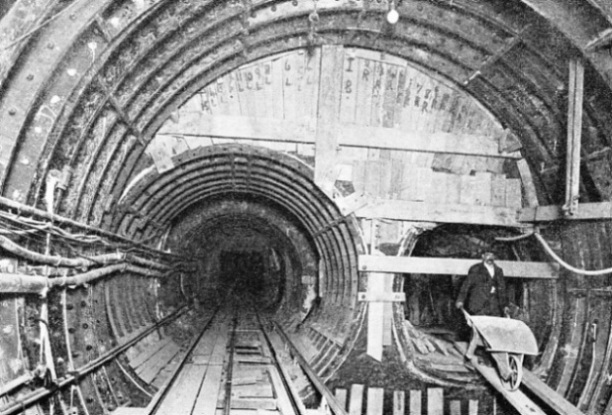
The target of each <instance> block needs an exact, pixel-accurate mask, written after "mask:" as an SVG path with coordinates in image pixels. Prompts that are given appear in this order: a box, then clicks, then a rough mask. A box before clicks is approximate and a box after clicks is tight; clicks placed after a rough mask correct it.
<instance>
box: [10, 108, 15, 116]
mask: <svg viewBox="0 0 612 415" xmlns="http://www.w3.org/2000/svg"><path fill="white" fill-rule="evenodd" d="M8 113H9V115H15V114H17V110H16V109H15V108H11V109H10V110H9V112H8Z"/></svg>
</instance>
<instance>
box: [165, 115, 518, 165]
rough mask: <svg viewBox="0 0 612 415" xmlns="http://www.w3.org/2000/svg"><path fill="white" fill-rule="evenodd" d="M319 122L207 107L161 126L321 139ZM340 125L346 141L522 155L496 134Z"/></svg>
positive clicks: (286, 139)
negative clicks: (502, 147)
mask: <svg viewBox="0 0 612 415" xmlns="http://www.w3.org/2000/svg"><path fill="white" fill-rule="evenodd" d="M316 125H317V123H316V120H313V119H310V120H309V119H304V120H301V121H290V120H281V119H277V118H263V117H260V118H255V117H244V116H229V115H214V116H203V115H202V114H201V113H187V114H183V115H182V119H181V120H179V122H178V123H173V122H166V123H165V124H164V126H163V127H162V128H161V129H160V130H159V135H172V136H183V137H193V138H202V139H209V138H210V137H214V138H226V139H236V140H255V141H272V142H283V143H298V144H315V136H316V131H317V128H316ZM334 129H335V130H336V132H335V136H334V139H335V140H336V141H337V145H339V146H344V147H364V148H365V147H367V148H379V149H394V150H404V151H415V152H426V153H445V154H460V155H467V156H477V157H496V158H506V159H513V160H518V159H521V157H522V156H521V154H520V152H519V151H512V152H500V151H499V143H497V142H496V141H495V140H492V139H491V138H490V137H485V136H479V135H473V134H453V133H447V132H433V133H431V132H426V131H405V130H399V129H395V128H385V127H371V126H364V125H357V124H351V123H340V124H339V125H337V126H336V127H334Z"/></svg>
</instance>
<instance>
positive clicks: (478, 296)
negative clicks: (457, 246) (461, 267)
mask: <svg viewBox="0 0 612 415" xmlns="http://www.w3.org/2000/svg"><path fill="white" fill-rule="evenodd" d="M455 306H456V307H457V308H463V307H464V306H465V309H466V310H467V312H468V313H470V314H472V315H480V316H497V317H501V316H504V314H505V313H507V307H508V297H507V294H506V283H505V281H504V271H502V269H501V268H500V267H498V266H497V265H496V264H495V254H494V253H493V252H485V253H484V254H482V262H479V263H478V264H476V265H473V266H472V267H471V268H470V270H469V271H468V275H467V278H466V279H465V281H463V284H462V285H461V289H460V290H459V296H458V297H457V302H456V303H455Z"/></svg>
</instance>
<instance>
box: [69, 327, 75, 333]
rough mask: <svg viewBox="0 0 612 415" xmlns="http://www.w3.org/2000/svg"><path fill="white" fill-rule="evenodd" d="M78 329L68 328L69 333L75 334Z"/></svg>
mask: <svg viewBox="0 0 612 415" xmlns="http://www.w3.org/2000/svg"><path fill="white" fill-rule="evenodd" d="M75 331H76V329H75V328H74V327H68V333H74V332H75Z"/></svg>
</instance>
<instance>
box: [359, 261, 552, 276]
mask: <svg viewBox="0 0 612 415" xmlns="http://www.w3.org/2000/svg"><path fill="white" fill-rule="evenodd" d="M477 262H478V261H477V260H474V259H459V258H423V257H396V256H377V255H359V270H360V271H369V272H371V273H378V272H385V273H406V274H440V275H466V274H467V272H468V270H469V269H470V267H471V266H472V265H474V264H476V263H477ZM496 264H497V265H498V266H500V267H501V268H502V269H503V270H504V275H505V276H506V277H518V278H541V279H554V278H557V277H558V274H559V266H558V265H557V264H553V263H546V262H527V261H525V262H518V261H496ZM374 275H375V274H374Z"/></svg>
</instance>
